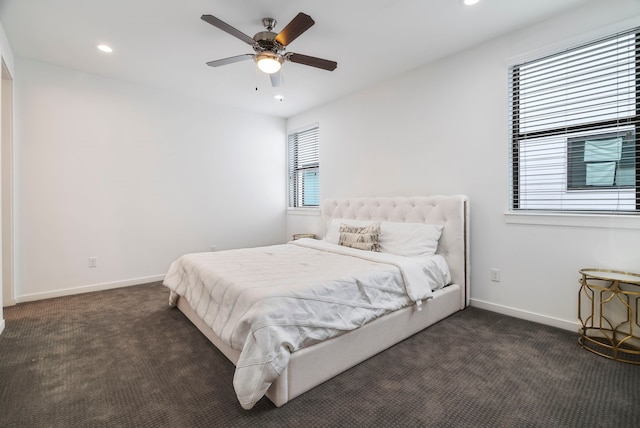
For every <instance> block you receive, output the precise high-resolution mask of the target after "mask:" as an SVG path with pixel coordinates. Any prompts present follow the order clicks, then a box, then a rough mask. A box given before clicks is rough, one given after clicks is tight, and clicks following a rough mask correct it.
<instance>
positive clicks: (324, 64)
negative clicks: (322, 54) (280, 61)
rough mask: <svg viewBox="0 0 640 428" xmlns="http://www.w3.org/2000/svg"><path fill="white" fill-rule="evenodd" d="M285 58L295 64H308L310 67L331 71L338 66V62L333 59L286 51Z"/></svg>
mask: <svg viewBox="0 0 640 428" xmlns="http://www.w3.org/2000/svg"><path fill="white" fill-rule="evenodd" d="M285 58H286V59H288V60H289V61H291V62H295V63H297V64H303V65H309V66H311V67H316V68H321V69H323V70H328V71H333V70H335V69H336V67H338V63H337V62H335V61H329V60H328V59H322V58H316V57H313V56H309V55H302V54H297V53H288V54H287V55H286V56H285Z"/></svg>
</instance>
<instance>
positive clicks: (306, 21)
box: [276, 12, 316, 46]
mask: <svg viewBox="0 0 640 428" xmlns="http://www.w3.org/2000/svg"><path fill="white" fill-rule="evenodd" d="M315 23H316V22H315V21H314V20H313V19H311V17H310V16H309V15H306V14H304V13H302V12H300V13H299V14H297V15H296V17H295V18H293V19H292V20H291V22H289V23H288V24H287V26H286V27H284V28H283V29H282V31H280V32H279V33H278V35H277V36H276V42H278V43H280V44H281V45H282V46H287V45H288V44H289V43H291V42H293V41H294V40H295V39H297V38H298V36H299V35H300V34H302V33H304V32H305V31H307V30H308V29H309V28H311V26H312V25H313V24H315Z"/></svg>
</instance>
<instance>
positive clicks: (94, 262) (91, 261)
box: [89, 257, 98, 268]
mask: <svg viewBox="0 0 640 428" xmlns="http://www.w3.org/2000/svg"><path fill="white" fill-rule="evenodd" d="M97 266H98V258H97V257H89V267H90V268H92V267H97Z"/></svg>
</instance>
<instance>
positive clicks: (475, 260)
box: [287, 0, 640, 330]
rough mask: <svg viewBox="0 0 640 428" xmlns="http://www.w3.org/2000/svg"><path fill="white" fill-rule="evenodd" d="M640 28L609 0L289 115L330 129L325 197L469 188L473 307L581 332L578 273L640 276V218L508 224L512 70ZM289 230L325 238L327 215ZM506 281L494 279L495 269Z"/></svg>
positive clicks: (618, 0)
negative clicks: (517, 63) (620, 222)
mask: <svg viewBox="0 0 640 428" xmlns="http://www.w3.org/2000/svg"><path fill="white" fill-rule="evenodd" d="M637 25H640V2H637V1H633V0H608V1H607V2H593V3H592V4H590V5H589V6H587V7H584V8H582V9H578V10H575V11H574V12H572V13H569V14H567V15H564V16H559V17H555V18H553V19H550V20H548V21H546V22H544V23H541V24H539V25H536V26H534V27H531V28H528V29H523V30H521V31H518V32H516V33H513V34H509V35H508V36H505V37H501V38H499V39H495V40H493V41H491V42H489V43H485V44H483V45H481V46H478V47H476V48H474V49H471V50H469V51H466V52H462V53H459V54H457V55H454V56H451V57H448V58H445V59H442V60H440V61H437V62H435V63H432V64H430V65H428V66H425V67H424V68H421V69H419V70H415V71H414V72H412V73H408V74H406V75H403V76H400V77H398V78H396V79H394V80H391V81H388V82H386V83H384V84H381V85H376V86H375V87H371V88H369V89H368V90H364V91H361V92H358V93H356V94H353V95H352V96H349V97H346V98H344V99H342V100H339V101H337V102H334V103H331V104H329V105H326V106H323V107H320V108H316V109H314V110H312V111H309V112H305V113H304V114H300V115H297V116H295V117H292V118H290V119H289V120H288V123H287V127H288V129H296V128H299V127H301V126H304V125H306V124H308V123H313V122H319V124H320V135H321V139H320V165H321V196H322V198H327V197H346V196H373V195H380V196H385V195H386V196H393V195H424V194H427V195H428V194H450V193H463V194H467V195H468V196H469V197H470V201H471V222H472V224H471V227H472V229H471V265H472V266H471V268H472V281H471V284H472V304H473V305H477V306H480V307H484V308H488V309H491V310H495V311H498V312H503V313H507V314H511V315H515V316H519V317H522V318H526V319H531V320H535V321H539V322H544V323H547V324H550V325H555V326H559V327H562V328H567V329H571V330H574V329H576V328H577V327H576V319H577V294H578V279H579V274H578V270H579V269H580V268H582V267H604V268H616V269H623V270H631V271H636V272H637V271H640V218H634V219H631V220H630V221H627V222H625V223H624V224H625V225H626V226H625V228H615V227H611V224H613V223H614V222H611V221H609V219H607V218H604V219H600V220H601V221H600V222H598V223H596V225H595V226H585V225H580V224H578V223H575V224H573V223H572V225H571V226H557V225H534V224H514V223H507V222H506V217H505V212H506V210H507V208H508V176H509V170H508V165H509V161H508V144H509V132H508V108H509V101H508V95H507V89H508V85H507V78H508V75H507V70H508V65H509V64H510V63H512V62H513V61H514V58H515V57H522V56H523V55H524V56H528V55H539V54H541V53H543V52H546V53H550V51H555V50H557V49H558V48H560V47H569V46H572V45H575V44H576V42H578V41H585V40H587V39H591V38H593V37H601V36H604V35H608V34H609V33H611V32H615V31H617V30H622V29H628V28H632V27H633V26H637ZM287 230H288V232H289V233H291V232H305V231H309V232H315V233H320V231H321V225H320V222H319V218H317V217H315V218H314V217H309V216H305V217H302V216H294V215H289V216H288V225H287ZM493 267H495V268H499V269H501V277H502V278H501V282H500V283H494V282H493V283H492V282H491V281H490V270H491V268H493Z"/></svg>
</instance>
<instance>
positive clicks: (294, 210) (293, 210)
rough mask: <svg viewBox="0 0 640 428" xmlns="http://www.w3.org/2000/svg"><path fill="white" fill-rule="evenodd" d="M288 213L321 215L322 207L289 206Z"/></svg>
mask: <svg viewBox="0 0 640 428" xmlns="http://www.w3.org/2000/svg"><path fill="white" fill-rule="evenodd" d="M287 215H314V216H319V215H320V208H287Z"/></svg>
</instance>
